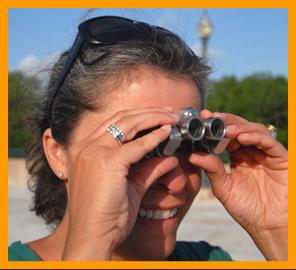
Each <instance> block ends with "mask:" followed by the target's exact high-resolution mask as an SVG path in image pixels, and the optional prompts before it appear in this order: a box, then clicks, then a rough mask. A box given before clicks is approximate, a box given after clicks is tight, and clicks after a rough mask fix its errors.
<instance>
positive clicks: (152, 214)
mask: <svg viewBox="0 0 296 270" xmlns="http://www.w3.org/2000/svg"><path fill="white" fill-rule="evenodd" d="M177 212H178V209H177V208H174V209H170V210H155V211H153V210H150V209H142V208H141V209H140V211H139V216H140V217H142V218H143V217H145V218H146V219H169V218H172V217H174V216H175V215H176V214H177Z"/></svg>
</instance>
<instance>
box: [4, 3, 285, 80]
mask: <svg viewBox="0 0 296 270" xmlns="http://www.w3.org/2000/svg"><path fill="white" fill-rule="evenodd" d="M207 11H208V14H209V17H210V19H211V21H212V23H213V27H214V29H213V35H212V37H211V39H210V42H209V51H210V52H209V53H210V64H211V65H212V66H213V70H214V73H213V74H212V77H213V78H220V77H222V76H224V75H236V76H238V77H242V76H246V75H249V74H252V73H254V72H270V73H272V74H274V75H284V76H287V72H288V71H287V64H288V55H287V48H288V44H287V42H288V26H287V24H288V11H287V9H224V8H221V9H207ZM85 12H86V9H9V63H8V64H9V70H14V69H18V68H19V69H26V70H28V69H30V68H31V67H32V69H34V68H37V67H38V68H44V65H45V64H46V63H48V62H50V61H53V59H55V57H56V56H57V55H58V53H60V52H62V51H63V50H64V49H66V48H68V47H69V46H70V45H71V44H72V41H73V39H74V38H75V35H76V29H77V25H78V23H79V21H80V20H81V18H82V16H83V15H84V14H85ZM202 12H203V9H96V10H95V11H93V12H92V13H91V15H90V16H98V15H120V16H126V17H130V18H132V19H136V20H141V21H145V22H148V23H151V24H155V25H160V26H163V27H165V28H168V29H169V30H171V31H174V32H176V33H177V34H179V35H180V36H181V37H182V38H183V39H184V40H185V41H186V42H187V44H188V45H189V46H191V47H192V48H193V49H194V50H195V51H197V52H198V51H199V48H200V42H199V38H198V35H197V25H198V22H199V19H200V17H201V14H202Z"/></svg>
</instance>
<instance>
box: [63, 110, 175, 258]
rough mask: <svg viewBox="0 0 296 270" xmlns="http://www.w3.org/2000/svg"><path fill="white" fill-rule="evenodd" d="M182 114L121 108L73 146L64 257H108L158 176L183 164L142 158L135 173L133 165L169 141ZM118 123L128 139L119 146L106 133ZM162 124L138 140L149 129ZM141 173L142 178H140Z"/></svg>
mask: <svg viewBox="0 0 296 270" xmlns="http://www.w3.org/2000/svg"><path fill="white" fill-rule="evenodd" d="M177 122H178V116H177V115H174V114H173V113H171V110H170V109H163V108H149V109H133V110H127V111H122V112H119V113H117V114H116V115H115V116H112V117H111V118H110V119H108V120H107V121H105V122H104V123H103V124H102V125H101V126H100V127H99V128H98V129H97V130H95V131H94V132H93V133H92V134H90V135H89V136H88V137H87V138H84V139H82V140H80V141H78V142H73V143H72V145H70V147H69V148H68V153H69V155H68V164H69V166H68V183H69V199H68V211H69V228H68V234H67V240H66V246H65V249H64V255H63V259H64V260H70V259H75V260H108V259H110V257H111V254H112V251H113V250H114V249H115V248H116V247H117V246H118V245H119V244H120V243H121V242H122V241H124V240H125V239H126V238H127V236H128V235H129V233H130V232H131V230H132V228H133V226H134V224H135V221H136V218H137V215H138V211H139V207H140V202H141V199H142V198H143V196H144V194H145V192H146V190H147V189H148V188H149V186H150V185H152V184H153V182H154V181H155V180H157V179H158V178H160V177H161V176H162V175H164V174H166V173H167V172H169V171H171V170H173V169H174V168H176V167H177V166H178V161H177V159H176V158H175V157H168V158H154V159H149V160H144V161H141V166H137V168H138V170H140V172H138V173H135V172H134V173H133V175H137V177H133V176H132V175H130V174H129V169H130V167H131V165H132V164H134V163H137V162H138V161H140V160H141V159H142V158H143V157H144V156H145V155H146V154H147V153H149V152H150V151H151V150H153V149H154V148H155V147H156V146H157V145H158V144H160V143H161V142H162V141H164V140H165V139H166V138H167V137H168V135H169V134H170V131H171V125H175V124H176V123H177ZM112 123H116V124H117V125H118V126H119V127H120V128H121V130H122V131H123V132H124V134H125V136H126V139H127V142H126V143H125V144H123V145H121V146H120V145H119V144H118V142H117V141H116V140H115V139H114V138H113V137H112V136H111V135H110V134H109V133H108V132H106V129H107V127H108V126H109V125H110V124H112ZM157 126H162V127H161V128H158V129H156V130H154V131H152V132H151V133H149V134H147V135H145V136H143V137H140V138H138V139H135V140H133V138H134V137H135V135H136V134H137V133H138V132H139V131H141V130H146V129H149V128H153V127H154V128H155V127H157ZM139 175H141V177H138V176H139Z"/></svg>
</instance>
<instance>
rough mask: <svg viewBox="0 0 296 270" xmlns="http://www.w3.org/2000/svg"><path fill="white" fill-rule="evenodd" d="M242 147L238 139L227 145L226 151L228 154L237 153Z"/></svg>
mask: <svg viewBox="0 0 296 270" xmlns="http://www.w3.org/2000/svg"><path fill="white" fill-rule="evenodd" d="M240 146H241V145H240V143H239V142H238V141H237V140H236V139H233V140H231V141H230V142H229V144H228V145H227V147H226V151H227V152H228V153H232V152H234V151H236V150H237V149H239V148H240Z"/></svg>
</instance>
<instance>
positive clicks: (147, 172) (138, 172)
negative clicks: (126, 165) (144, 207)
mask: <svg viewBox="0 0 296 270" xmlns="http://www.w3.org/2000/svg"><path fill="white" fill-rule="evenodd" d="M178 164H179V161H178V159H177V158H176V157H173V156H172V157H166V158H151V159H148V160H145V161H142V162H140V163H138V164H136V165H135V166H133V168H132V169H131V170H130V174H129V177H128V179H130V180H131V181H133V182H134V183H135V184H136V187H137V191H138V193H139V194H140V196H141V198H142V197H143V196H144V194H145V193H146V191H147V190H148V189H149V187H150V186H151V185H152V184H153V183H155V182H156V181H157V180H158V179H160V178H161V177H162V176H164V175H165V174H167V173H169V172H170V171H172V170H174V169H175V168H176V167H177V166H178Z"/></svg>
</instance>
